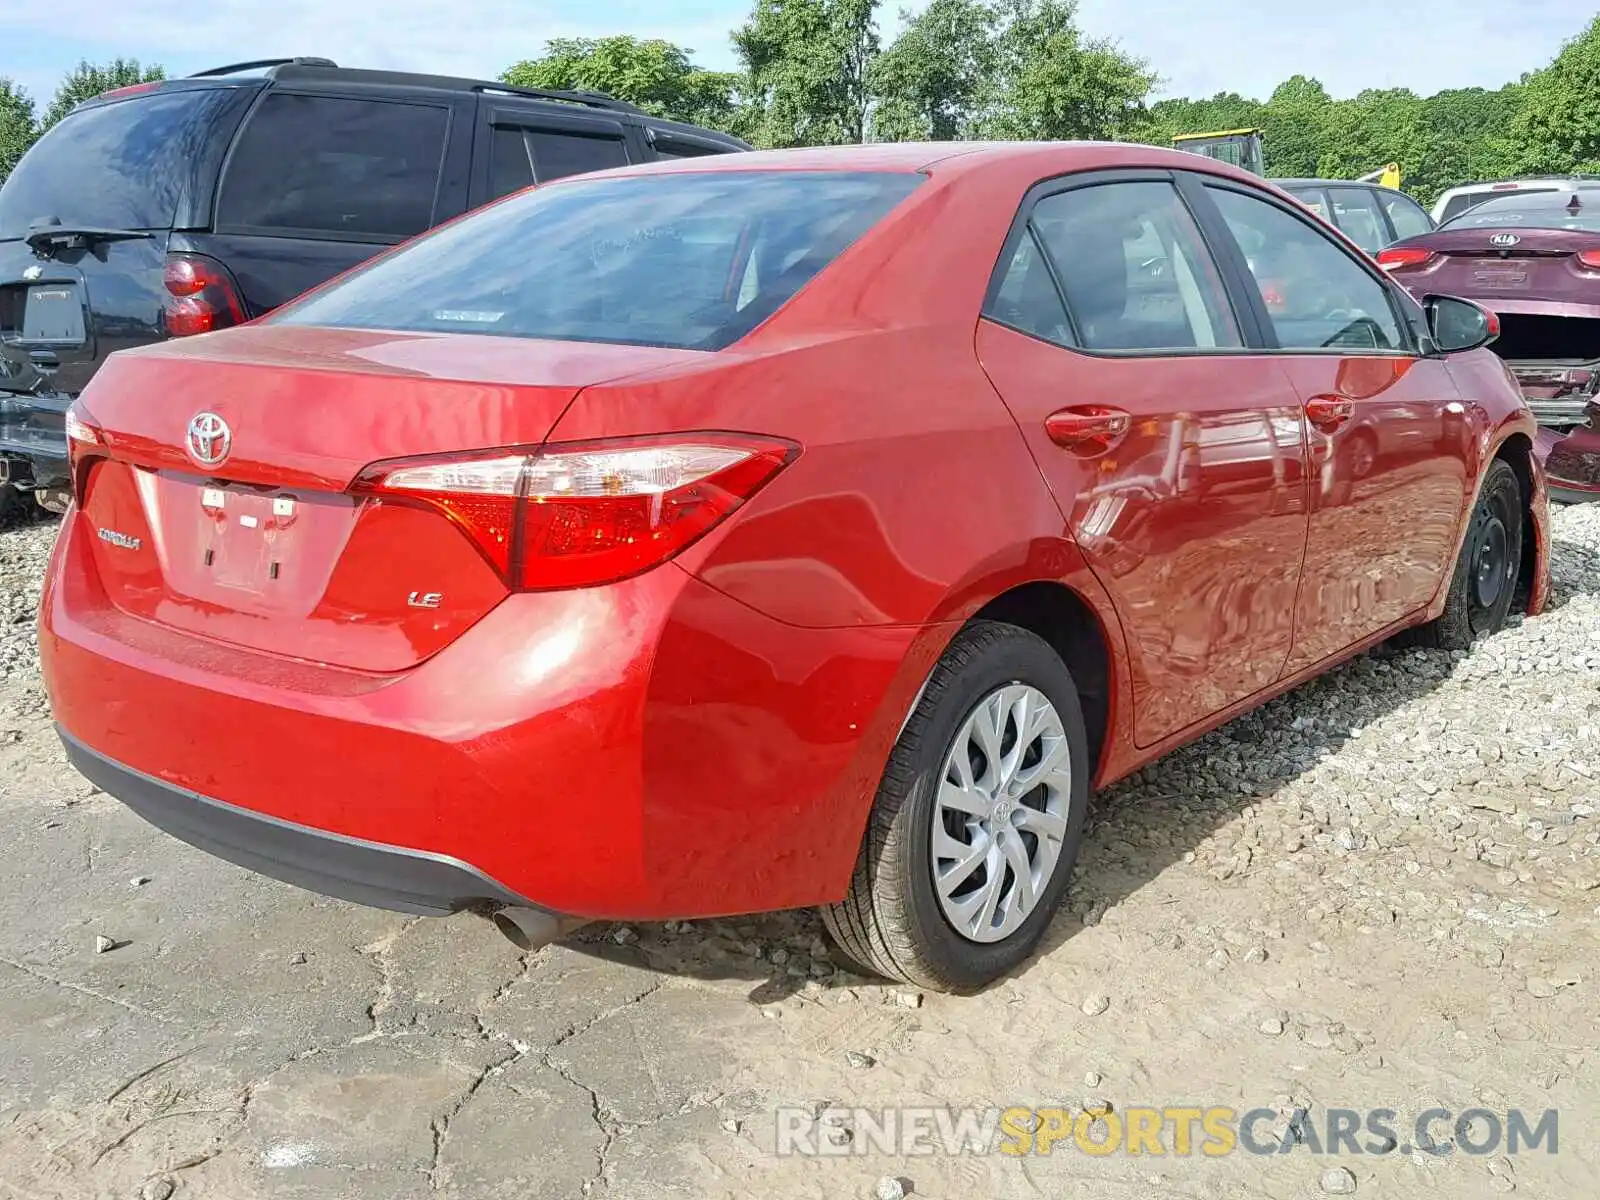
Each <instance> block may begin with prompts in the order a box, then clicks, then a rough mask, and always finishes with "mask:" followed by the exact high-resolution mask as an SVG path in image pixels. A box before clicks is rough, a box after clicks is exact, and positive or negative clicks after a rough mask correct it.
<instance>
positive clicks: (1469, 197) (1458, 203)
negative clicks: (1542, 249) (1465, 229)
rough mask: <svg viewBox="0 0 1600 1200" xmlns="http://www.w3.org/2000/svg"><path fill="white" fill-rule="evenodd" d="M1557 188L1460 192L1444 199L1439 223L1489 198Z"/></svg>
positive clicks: (1531, 194)
mask: <svg viewBox="0 0 1600 1200" xmlns="http://www.w3.org/2000/svg"><path fill="white" fill-rule="evenodd" d="M1559 190H1560V189H1559V188H1540V187H1531V188H1517V189H1516V190H1515V191H1514V192H1496V191H1492V190H1490V189H1488V188H1485V189H1484V190H1483V191H1481V192H1461V193H1459V194H1457V195H1454V196H1451V197H1450V199H1448V200H1446V201H1445V204H1444V211H1443V212H1442V213H1440V214H1439V223H1440V224H1443V223H1444V222H1446V221H1449V220H1451V219H1452V218H1453V217H1459V216H1460V215H1461V214H1462V213H1464V212H1467V211H1468V210H1469V209H1473V208H1476V207H1477V206H1478V205H1480V204H1485V203H1487V202H1488V201H1490V200H1498V199H1502V198H1504V197H1506V196H1508V195H1516V196H1534V195H1539V194H1540V193H1545V192H1555V191H1559Z"/></svg>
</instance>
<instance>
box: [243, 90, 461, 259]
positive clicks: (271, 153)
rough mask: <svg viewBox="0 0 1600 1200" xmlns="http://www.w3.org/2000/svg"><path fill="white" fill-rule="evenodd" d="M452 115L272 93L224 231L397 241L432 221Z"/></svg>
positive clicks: (252, 131) (249, 139) (426, 108)
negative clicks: (259, 231)
mask: <svg viewBox="0 0 1600 1200" xmlns="http://www.w3.org/2000/svg"><path fill="white" fill-rule="evenodd" d="M448 122H449V110H448V109H447V108H445V107H444V106H442V105H431V104H412V103H405V102H401V101H395V100H365V99H362V100H353V99H348V98H346V97H342V96H306V95H298V94H295V93H291V92H273V93H272V94H271V95H269V96H268V97H267V98H266V99H265V100H264V101H262V103H261V105H260V107H259V108H257V109H256V111H255V113H254V114H252V116H251V117H250V120H249V122H248V123H247V124H246V125H245V128H244V132H243V133H242V134H240V135H239V141H238V144H237V145H236V146H235V147H234V150H233V155H232V158H231V159H230V161H229V164H228V169H227V174H226V175H225V176H224V178H223V181H222V196H221V199H220V200H219V202H218V205H217V225H218V227H219V228H230V229H258V230H281V231H294V232H298V233H312V234H317V233H321V234H335V235H342V236H346V237H350V238H352V239H353V240H354V239H361V238H379V239H398V238H404V237H409V236H411V235H412V234H416V233H421V232H422V231H423V230H424V229H427V228H428V227H429V226H430V225H432V224H433V213H434V205H435V202H436V198H437V194H438V190H439V175H440V167H441V163H442V162H443V158H444V145H445V133H446V129H447V126H448Z"/></svg>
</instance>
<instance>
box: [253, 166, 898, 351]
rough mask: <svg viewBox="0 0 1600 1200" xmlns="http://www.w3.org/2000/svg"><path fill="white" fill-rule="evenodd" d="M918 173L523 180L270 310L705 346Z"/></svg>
mask: <svg viewBox="0 0 1600 1200" xmlns="http://www.w3.org/2000/svg"><path fill="white" fill-rule="evenodd" d="M920 182H922V176H920V175H909V174H888V173H860V172H851V173H842V172H813V171H769V172H758V171H738V172H721V171H719V172H709V173H700V174H682V175H678V174H671V175H661V174H650V175H639V176H632V177H628V176H624V177H617V178H611V179H596V180H577V181H573V182H568V183H561V184H557V185H555V186H553V187H544V188H535V189H534V190H533V191H531V192H524V193H522V194H521V195H518V196H515V197H513V198H512V199H510V200H507V201H505V202H504V203H501V204H497V205H495V206H493V207H491V208H488V209H485V210H484V211H483V212H481V213H479V214H478V215H477V216H473V217H469V218H467V219H466V220H464V221H461V222H459V223H458V224H455V225H450V226H446V227H445V228H443V229H441V230H439V231H438V232H436V233H433V234H430V235H427V236H426V237H423V238H422V239H420V240H418V241H417V242H415V243H413V244H412V245H410V246H408V247H406V248H405V249H403V250H400V251H399V252H397V253H395V254H393V255H390V256H388V257H386V258H383V259H381V260H379V261H377V262H375V263H374V264H372V265H371V266H370V267H368V268H366V269H365V270H362V271H360V272H359V273H357V274H355V275H353V276H351V277H350V278H349V279H347V280H345V281H343V282H342V283H339V284H336V285H335V286H333V287H332V288H330V289H329V290H327V291H325V292H321V293H319V294H316V295H314V296H311V297H310V298H308V299H307V300H305V301H304V302H302V303H300V304H296V305H293V306H291V307H290V308H288V309H285V310H282V312H281V313H280V314H279V315H278V316H277V317H276V318H274V319H275V320H280V321H286V322H289V323H291V324H298V325H333V326H343V327H347V328H358V329H395V330H408V331H410V330H418V331H435V332H454V333H488V334H500V335H503V336H507V337H527V338H550V339H554V340H558V341H583V342H622V343H629V344H634V345H646V346H671V347H677V348H681V349H691V350H718V349H721V348H722V347H724V346H727V345H729V344H730V343H732V342H734V341H736V340H737V339H738V338H740V337H742V336H744V334H746V333H748V332H749V331H750V330H752V329H754V328H755V327H756V326H757V325H759V324H760V323H761V322H762V321H764V320H765V319H766V318H767V317H769V316H770V315H772V313H774V312H776V311H777V310H778V308H779V307H780V306H781V305H782V304H783V303H784V302H785V301H787V300H788V299H789V298H790V297H791V296H793V295H794V294H795V293H796V292H798V291H799V290H800V289H801V288H802V287H804V286H805V284H806V283H807V282H809V281H810V280H811V278H812V277H813V276H815V275H816V274H817V273H818V272H819V271H821V270H822V269H823V268H824V267H826V266H827V265H828V264H829V263H830V262H832V261H833V259H834V258H835V257H837V256H838V254H839V253H840V252H841V251H843V250H844V249H845V247H847V246H848V245H850V243H851V242H853V241H855V240H856V239H857V238H858V237H860V236H861V235H862V234H863V233H865V232H866V231H867V230H868V229H869V228H871V226H872V225H873V224H874V223H876V222H877V221H878V220H879V219H880V218H881V217H883V216H884V214H885V213H887V212H888V211H889V210H890V209H891V208H893V207H894V206H895V205H896V204H898V203H899V202H900V201H901V200H903V199H904V198H905V197H906V196H907V195H909V194H910V193H911V191H912V190H913V189H914V188H915V187H916V186H917V184H918V183H920Z"/></svg>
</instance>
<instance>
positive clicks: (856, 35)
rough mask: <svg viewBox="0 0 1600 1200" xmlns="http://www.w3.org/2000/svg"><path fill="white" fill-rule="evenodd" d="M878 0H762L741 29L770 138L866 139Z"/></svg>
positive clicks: (760, 136)
mask: <svg viewBox="0 0 1600 1200" xmlns="http://www.w3.org/2000/svg"><path fill="white" fill-rule="evenodd" d="M877 8H878V0H756V7H755V11H754V12H752V13H751V14H750V19H749V20H748V21H746V22H745V24H744V25H743V26H741V27H740V28H739V29H736V30H734V32H733V45H734V49H735V51H737V53H738V55H739V58H740V60H741V61H742V62H743V63H744V67H745V72H746V74H747V76H748V89H749V92H750V96H751V103H753V104H754V105H755V111H754V112H752V113H751V114H750V115H749V124H748V128H749V129H750V134H751V136H752V138H753V140H755V141H756V142H758V143H759V144H761V145H764V146H814V145H836V144H839V143H845V142H860V141H863V140H865V136H866V127H867V110H868V105H869V92H868V86H867V77H868V75H869V73H870V71H871V69H872V64H873V60H874V59H875V58H876V57H877V55H878V30H877V19H876V18H877Z"/></svg>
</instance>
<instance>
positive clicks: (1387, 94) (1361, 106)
mask: <svg viewBox="0 0 1600 1200" xmlns="http://www.w3.org/2000/svg"><path fill="white" fill-rule="evenodd" d="M1322 133H1323V139H1324V141H1323V147H1322V153H1321V155H1320V156H1319V157H1318V159H1317V174H1318V175H1320V176H1322V177H1323V178H1325V179H1359V178H1360V177H1361V176H1363V175H1365V174H1367V173H1368V172H1370V171H1376V170H1379V169H1381V168H1382V167H1383V166H1384V165H1386V164H1387V163H1391V162H1394V163H1399V164H1400V166H1401V168H1402V170H1406V169H1412V168H1414V167H1415V166H1416V164H1418V163H1420V162H1421V161H1422V159H1423V156H1424V154H1425V153H1426V150H1427V142H1428V139H1427V130H1426V121H1425V115H1424V106H1423V102H1422V98H1421V97H1420V96H1418V95H1417V94H1416V93H1415V92H1413V91H1411V90H1410V89H1409V88H1389V89H1383V90H1376V89H1374V90H1368V91H1364V92H1362V93H1360V94H1359V95H1358V96H1356V97H1355V99H1353V100H1342V101H1339V102H1337V103H1335V104H1333V105H1332V106H1331V107H1330V108H1329V110H1328V114H1327V120H1326V122H1325V123H1324V124H1323V127H1322Z"/></svg>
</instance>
